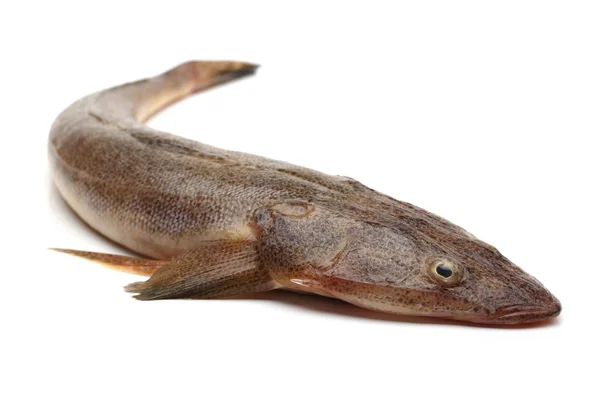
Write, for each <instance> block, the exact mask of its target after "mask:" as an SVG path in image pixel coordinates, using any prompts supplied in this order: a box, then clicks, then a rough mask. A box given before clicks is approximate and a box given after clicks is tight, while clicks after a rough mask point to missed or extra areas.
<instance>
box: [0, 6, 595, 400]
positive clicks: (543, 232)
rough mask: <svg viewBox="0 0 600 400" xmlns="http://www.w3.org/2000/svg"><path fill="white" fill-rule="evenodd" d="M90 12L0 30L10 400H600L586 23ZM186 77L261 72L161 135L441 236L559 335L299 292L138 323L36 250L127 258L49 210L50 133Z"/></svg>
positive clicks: (57, 257) (582, 17)
mask: <svg viewBox="0 0 600 400" xmlns="http://www.w3.org/2000/svg"><path fill="white" fill-rule="evenodd" d="M84 3H85V2H77V3H76V2H72V3H69V2H65V1H48V2H39V3H31V2H20V3H19V5H18V6H17V5H2V6H1V9H0V20H1V21H0V22H1V23H0V30H1V32H0V33H1V36H0V37H1V39H0V40H1V44H2V60H1V63H0V71H1V74H0V80H1V81H0V83H1V85H0V87H1V88H2V90H1V92H0V101H1V102H2V104H1V106H2V107H1V110H2V117H1V119H0V127H1V130H2V133H1V134H2V155H1V158H0V161H1V163H2V165H1V169H0V173H1V174H2V180H1V183H2V192H1V193H2V196H1V199H2V200H1V201H2V208H1V209H2V213H3V218H2V223H1V225H0V226H1V227H2V230H1V231H0V232H1V233H2V242H1V244H0V248H1V249H2V258H3V260H2V263H1V275H0V276H1V280H0V282H1V283H0V285H1V289H0V296H1V299H0V307H1V308H0V310H1V316H2V320H1V323H2V328H0V335H1V340H0V350H1V353H0V368H1V369H2V370H1V371H0V380H1V382H0V397H1V398H2V399H55V398H56V399H59V398H60V399H97V398H98V399H153V398H156V399H158V398H161V399H180V398H181V399H183V398H185V399H189V398H203V399H220V398H244V399H245V398H249V399H253V398H286V399H287V398H289V399H325V398H330V399H341V398H361V399H371V398H372V399H387V398H390V399H400V398H405V399H415V398H434V397H435V398H444V399H453V398H458V399H470V398H477V399H482V398H486V399H496V398H498V399H506V398H510V399H520V398H561V399H564V398H567V396H569V398H576V399H590V398H596V399H597V398H599V397H598V392H599V389H598V387H597V385H596V384H595V382H596V381H597V379H598V377H597V373H598V359H599V357H600V352H599V346H598V341H599V340H600V336H599V330H598V316H599V310H600V303H599V301H598V299H599V298H600V291H599V290H598V282H599V279H600V262H599V258H598V257H599V256H598V246H599V239H600V234H599V223H600V219H599V212H598V204H599V200H600V197H599V195H598V186H599V179H598V173H599V171H600V163H599V161H598V159H599V150H600V148H599V146H598V141H597V138H598V134H599V132H600V131H599V128H600V122H599V121H600V120H599V118H598V117H599V110H600V58H599V54H600V53H599V48H600V47H599V45H600V28H599V27H600V23H599V21H600V10H599V8H598V2H594V1H589V2H584V1H569V2H567V1H564V2H557V1H525V0H519V1H502V2H483V1H440V2H434V1H415V2H400V1H396V2H392V1H390V2H387V3H384V2H375V1H373V2H371V1H369V2H362V5H360V6H359V5H355V4H351V3H350V2H339V3H333V2H325V1H321V2H301V3H300V2H299V3H298V4H297V5H292V4H291V2H272V3H265V2H256V1H248V2H238V3H232V2H223V1H208V2H206V1H193V2H188V3H182V2H177V1H168V2H161V3H160V4H158V2H156V3H157V4H156V5H151V4H150V3H152V2H150V1H147V2H144V3H140V4H130V3H128V2H124V1H119V2H114V4H113V2H109V1H99V2H89V3H87V4H84ZM7 4H8V2H7ZM14 4H17V2H14ZM189 59H207V60H208V59H238V60H245V61H251V62H257V63H260V64H261V65H262V67H261V69H260V70H259V73H258V74H257V75H256V76H255V77H252V78H250V79H246V80H243V81H240V82H236V83H235V84H231V85H228V86H226V87H222V88H218V89H216V90H213V91H210V92H207V93H205V94H201V95H199V96H196V97H193V98H191V99H188V100H187V101H185V102H184V103H180V104H178V105H176V106H174V107H172V108H170V109H169V110H167V111H165V112H164V113H162V114H161V115H159V116H158V117H156V118H155V119H154V120H153V121H152V122H151V126H153V127H155V128H159V129H162V130H166V131H170V132H173V133H176V134H179V135H181V136H185V137H188V138H192V139H195V140H198V141H201V142H205V143H208V144H211V145H215V146H219V147H223V148H228V149H234V150H241V151H245V152H249V153H255V154H260V155H264V156H268V157H271V158H276V159H281V160H285V161H289V162H293V163H296V164H300V165H304V166H307V167H312V168H315V169H318V170H321V171H323V172H327V173H331V174H340V175H346V176H351V177H354V178H356V179H358V180H360V181H362V182H363V183H365V184H366V185H368V186H371V187H373V188H375V189H377V190H379V191H382V192H384V193H387V194H390V195H392V196H394V197H396V198H399V199H401V200H405V201H409V202H411V203H414V204H416V205H419V206H421V207H424V208H425V209H427V210H430V211H432V212H435V213H437V214H439V215H442V216H443V217H445V218H447V219H449V220H451V221H453V222H455V223H457V224H458V225H460V226H462V227H464V228H466V229H467V230H469V231H470V232H472V233H474V234H475V235H477V236H478V237H480V238H481V239H484V240H486V241H488V242H490V243H492V244H494V245H495V246H497V247H498V248H499V249H500V250H501V251H502V252H503V253H504V254H505V255H507V256H508V257H509V258H511V259H512V260H513V261H515V262H516V263H517V264H519V265H521V266H522V267H523V268H524V269H525V270H527V271H528V272H530V273H531V274H533V275H534V276H536V277H537V278H538V279H540V280H541V281H542V282H543V283H544V284H545V285H546V286H547V287H548V288H549V289H550V290H551V291H552V292H553V293H554V294H555V295H556V296H557V297H558V298H559V299H560V300H561V301H562V304H563V314H562V315H561V316H560V318H558V320H556V321H554V322H552V323H550V324H546V325H542V326H539V327H536V328H521V329H500V328H478V327H473V326H465V325H459V324H452V323H432V322H428V321H420V320H417V321H415V320H407V319H398V318H393V317H386V316H383V315H381V314H374V313H371V312H368V311H363V310H360V309H358V308H355V307H353V306H350V305H346V304H344V303H341V302H337V301H333V300H329V299H324V298H319V297H313V296H302V295H297V294H291V293H273V294H269V295H264V296H259V297H258V298H256V299H250V298H248V299H241V300H240V299H237V300H222V301H162V302H139V301H135V300H133V299H131V298H130V296H129V295H128V294H126V293H124V292H123V291H122V286H123V285H125V284H127V283H129V282H132V281H136V280H138V277H136V276H133V275H126V274H120V273H117V272H114V271H111V270H106V269H103V268H101V267H99V266H97V265H95V264H92V263H87V262H85V261H82V260H79V259H75V258H71V257H68V256H66V255H62V254H54V253H51V252H50V251H48V250H46V248H48V247H68V248H76V249H86V250H93V251H106V252H114V253H126V251H125V250H124V249H121V248H118V247H116V246H115V245H114V244H111V243H109V242H108V241H106V240H105V239H103V238H102V237H100V236H99V235H97V234H95V233H93V232H92V231H90V230H89V229H88V228H87V227H86V226H85V225H84V224H83V223H81V222H80V221H79V220H78V219H77V218H76V217H75V216H74V215H73V214H72V213H71V212H70V211H69V210H68V208H67V207H66V206H65V204H64V203H63V202H62V200H61V199H60V197H59V195H58V194H57V192H56V191H55V190H54V189H53V188H52V184H51V181H50V178H49V173H48V167H47V157H46V140H47V134H48V130H49V127H50V125H51V124H52V121H53V119H54V118H55V116H56V115H57V114H58V113H59V112H60V111H61V110H62V109H63V108H65V107H66V106H68V105H69V104H70V103H71V102H72V101H74V100H76V99H77V98H79V97H82V96H84V95H87V94H88V93H91V92H93V91H96V90H99V89H104V88H107V87H109V86H112V85H116V84H119V83H123V82H126V81H130V80H134V79H138V78H142V77H146V76H151V75H154V74H158V73H161V72H162V71H164V70H166V69H169V68H171V67H173V66H175V65H176V64H179V63H181V62H183V61H186V60H189Z"/></svg>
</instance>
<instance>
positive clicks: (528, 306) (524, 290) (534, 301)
mask: <svg viewBox="0 0 600 400" xmlns="http://www.w3.org/2000/svg"><path fill="white" fill-rule="evenodd" d="M519 286H520V293H521V296H519V297H520V298H519V299H518V301H515V302H514V303H513V304H509V305H504V306H501V307H499V308H497V309H496V310H495V311H494V312H492V313H491V314H490V315H489V318H490V319H491V320H493V321H494V322H495V323H499V324H526V323H531V322H538V321H543V320H545V319H550V318H554V317H556V316H558V315H559V314H560V312H561V310H562V306H561V304H560V301H559V300H558V299H557V298H556V297H555V296H554V295H553V294H552V293H550V291H548V289H546V288H545V287H544V286H543V285H542V284H541V283H540V282H539V281H538V280H537V279H535V278H533V277H532V276H529V275H527V276H525V277H523V280H522V282H521V285H519ZM515 300H517V299H515Z"/></svg>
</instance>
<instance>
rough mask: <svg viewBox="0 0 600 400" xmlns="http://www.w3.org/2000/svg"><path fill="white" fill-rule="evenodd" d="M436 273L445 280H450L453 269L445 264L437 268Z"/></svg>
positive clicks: (440, 264)
mask: <svg viewBox="0 0 600 400" xmlns="http://www.w3.org/2000/svg"><path fill="white" fill-rule="evenodd" d="M435 273H436V274H438V275H440V276H442V277H444V278H450V277H451V276H452V268H450V267H448V266H447V265H445V264H444V263H439V264H438V265H436V266H435Z"/></svg>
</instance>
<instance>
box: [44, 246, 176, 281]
mask: <svg viewBox="0 0 600 400" xmlns="http://www.w3.org/2000/svg"><path fill="white" fill-rule="evenodd" d="M50 250H54V251H58V252H60V253H66V254H71V255H73V256H77V257H81V258H84V259H86V260H88V261H93V262H96V263H98V264H101V265H103V266H105V267H108V268H111V269H115V270H117V271H121V272H127V273H130V274H136V275H143V276H151V275H152V274H154V273H155V272H156V271H158V269H159V268H160V267H162V266H163V265H165V264H167V263H168V261H161V260H152V259H147V258H137V257H128V256H122V255H118V254H107V253H94V252H91V251H81V250H70V249H50Z"/></svg>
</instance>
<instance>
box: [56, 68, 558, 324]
mask: <svg viewBox="0 0 600 400" xmlns="http://www.w3.org/2000/svg"><path fill="white" fill-rule="evenodd" d="M256 68H257V66H256V65H253V64H248V63H242V62H208V61H191V62H187V63H184V64H182V65H180V66H178V67H176V68H174V69H172V70H170V71H167V72H166V73H164V74H162V75H159V76H157V77H154V78H150V79H144V80H140V81H137V82H133V83H128V84H125V85H122V86H117V87H114V88H111V89H107V90H103V91H100V92H97V93H94V94H91V95H89V96H87V97H84V98H83V99H81V100H79V101H77V102H75V103H73V104H72V105H71V106H70V107H68V108H67V109H66V110H65V111H63V112H62V113H61V114H60V116H58V118H57V119H56V121H55V122H54V124H53V126H52V129H51V133H50V137H49V154H50V157H49V158H50V166H51V169H52V175H53V179H54V182H55V184H56V186H57V188H58V190H59V191H60V193H61V195H62V197H63V198H64V199H65V200H66V202H67V203H68V204H69V205H70V207H71V208H72V209H73V210H74V211H75V212H76V213H77V214H78V215H79V216H80V217H81V218H82V219H83V220H84V221H85V222H87V223H88V224H89V225H90V226H91V227H93V228H94V229H96V230H97V231H99V232H100V233H102V234H103V235H105V236H107V237H108V238H110V239H112V240H114V241H115V242H117V243H120V244H121V245H123V246H125V247H127V248H129V249H131V250H133V251H134V252H136V253H139V254H141V255H143V256H145V257H147V258H135V257H127V256H120V255H111V254H103V253H92V252H85V251H77V250H64V249H57V250H59V251H63V252H67V253H70V254H74V255H77V256H81V257H84V258H87V259H89V260H92V261H97V262H100V263H102V264H105V265H107V266H111V267H113V268H116V269H119V270H122V271H126V272H131V273H137V274H140V275H145V276H150V278H149V279H148V280H146V281H144V282H137V283H133V284H130V285H128V286H126V290H127V291H128V292H132V293H136V296H135V297H136V298H138V299H141V300H154V299H168V298H218V297H229V296H235V295H241V294H248V293H252V292H263V291H268V290H273V289H278V288H287V289H292V290H299V291H304V292H310V293H316V294H320V295H323V296H329V297H334V298H338V299H342V300H345V301H347V302H349V303H352V304H355V305H357V306H360V307H364V308H367V309H371V310H378V311H384V312H389V313H396V314H403V315H418V316H431V317H441V318H449V319H456V320H464V321H470V322H475V323H489V324H519V323H529V322H534V321H539V320H543V319H548V318H552V317H555V316H557V315H558V314H559V313H560V310H561V306H560V303H559V301H558V300H557V299H556V298H555V297H554V296H553V295H552V294H551V293H550V292H549V291H548V290H547V289H546V288H544V286H542V284H541V283H540V282H538V281H537V280H536V279H535V278H533V277H532V276H531V275H528V274H527V273H525V272H524V271H523V270H521V269H520V268H518V267H517V266H516V265H514V264H513V263H512V262H511V261H509V260H508V259H507V258H506V257H504V256H503V255H502V254H501V253H500V252H499V251H498V250H497V249H496V248H494V247H493V246H491V245H489V244H487V243H484V242H483V241H481V240H478V239H477V238H476V237H475V236H473V235H472V234H470V233H468V232H467V231H465V230H464V229H462V228H460V227H458V226H456V225H454V224H452V223H450V222H448V221H446V220H445V219H443V218H440V217H438V216H437V215H434V214H432V213H430V212H427V211H425V210H423V209H421V208H418V207H416V206H413V205H411V204H408V203H405V202H401V201H398V200H395V199H393V198H391V197H389V196H386V195H384V194H382V193H379V192H377V191H375V190H373V189H370V188H368V187H366V186H364V185H362V184H361V183H359V182H357V181H356V180H354V179H351V178H347V177H343V176H331V175H326V174H323V173H320V172H317V171H314V170H311V169H307V168H302V167H299V166H295V165H292V164H288V163H285V162H281V161H274V160H270V159H267V158H263V157H259V156H255V155H250V154H244V153H239V152H234V151H227V150H221V149H218V148H215V147H211V146H207V145H204V144H201V143H198V142H195V141H192V140H188V139H184V138H182V137H179V136H175V135H172V134H169V133H165V132H160V131H157V130H154V129H152V128H150V127H148V126H146V125H145V124H144V121H146V120H147V119H148V118H149V117H150V116H152V115H153V114H155V113H156V112H158V111H159V110H161V109H163V108H164V107H166V106H167V105H169V104H171V103H173V102H175V101H177V100H180V99H182V98H184V97H186V96H188V95H190V94H192V93H194V92H197V91H200V90H203V89H206V88H209V87H212V86H216V85H220V84H222V83H225V82H229V81H232V80H235V79H238V78H241V77H244V76H247V75H250V74H252V73H254V72H255V70H256Z"/></svg>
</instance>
